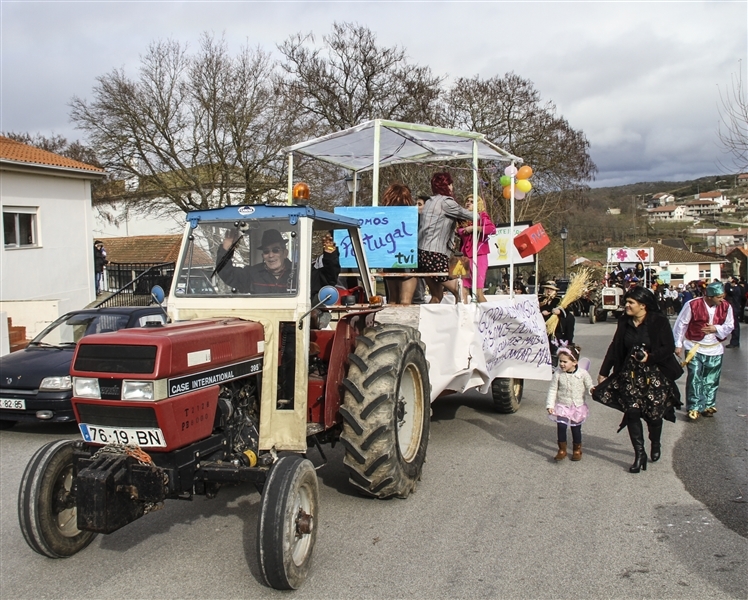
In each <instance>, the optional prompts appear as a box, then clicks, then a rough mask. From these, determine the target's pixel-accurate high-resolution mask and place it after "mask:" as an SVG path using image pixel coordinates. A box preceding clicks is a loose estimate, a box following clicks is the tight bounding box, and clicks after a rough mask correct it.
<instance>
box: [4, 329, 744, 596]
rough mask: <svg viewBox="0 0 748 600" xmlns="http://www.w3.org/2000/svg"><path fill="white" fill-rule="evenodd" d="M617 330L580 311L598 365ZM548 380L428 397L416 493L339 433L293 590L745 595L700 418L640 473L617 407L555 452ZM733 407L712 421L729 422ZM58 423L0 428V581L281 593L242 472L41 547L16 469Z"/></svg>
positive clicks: (119, 591)
mask: <svg viewBox="0 0 748 600" xmlns="http://www.w3.org/2000/svg"><path fill="white" fill-rule="evenodd" d="M612 333H613V324H612V323H600V324H597V325H588V324H586V323H581V322H580V323H579V324H578V334H577V335H578V342H579V343H580V344H581V345H582V346H583V348H584V353H585V354H587V355H588V356H590V357H592V361H593V365H592V370H593V372H594V373H596V372H597V368H598V367H599V363H600V359H601V357H602V354H603V353H604V350H605V348H606V347H607V344H608V343H609V341H610V339H611V336H612ZM726 379H728V378H727V377H726ZM546 386H547V384H545V383H543V382H528V383H527V386H526V389H525V400H524V401H523V405H522V408H521V409H520V411H519V412H518V413H517V414H515V415H497V414H495V413H493V412H492V411H491V409H490V402H489V401H488V399H486V398H485V397H481V396H479V395H477V394H468V395H465V396H453V397H450V398H445V399H441V400H439V401H438V402H437V403H435V405H434V415H433V422H432V428H431V440H430V445H429V451H428V462H427V464H426V467H425V469H424V474H423V481H422V482H421V483H420V485H419V487H418V489H417V492H416V493H415V495H413V496H411V497H410V498H409V499H407V500H390V501H372V500H369V499H364V498H360V497H358V496H356V495H355V494H353V493H352V492H351V491H350V489H349V488H348V486H347V482H346V479H345V475H344V471H343V468H342V464H341V462H342V455H341V449H340V446H338V447H337V448H335V449H334V450H333V451H331V452H329V454H328V457H329V458H330V463H329V464H328V465H327V466H324V467H323V468H321V469H320V470H319V471H318V473H319V476H320V480H321V503H322V504H321V526H320V535H319V538H318V542H317V547H316V549H315V559H314V565H313V568H312V574H311V576H310V578H309V579H308V580H307V582H306V584H305V586H304V587H303V588H302V589H301V590H300V591H298V592H296V593H294V598H345V599H348V598H512V599H514V598H533V599H534V598H575V599H578V598H686V599H699V600H702V599H706V598H746V597H748V581H747V579H748V575H747V573H748V568H747V565H746V557H747V556H748V540H746V539H745V538H744V537H742V536H741V535H739V534H738V533H736V532H735V531H733V530H732V529H730V528H729V527H727V526H725V525H724V524H723V523H722V522H721V521H720V520H719V519H717V518H715V514H714V513H713V512H712V511H711V510H710V509H709V508H708V506H707V505H705V504H704V503H702V502H701V501H700V500H698V499H697V498H695V497H694V496H693V495H692V494H691V493H689V489H690V487H689V485H690V484H688V483H686V484H685V485H684V483H683V482H682V481H681V479H679V477H678V473H677V472H676V470H675V469H674V468H673V456H674V455H675V456H677V457H678V460H677V464H679V463H680V462H681V457H680V454H681V445H680V444H681V443H682V441H683V440H686V439H687V437H686V436H690V435H692V432H693V431H706V428H702V430H693V429H691V430H689V429H688V428H690V427H692V426H691V425H690V424H687V423H685V422H683V421H682V420H679V422H678V423H676V424H675V425H674V426H673V425H670V424H667V425H666V429H665V434H664V439H663V442H664V448H663V450H664V454H663V459H662V460H661V461H660V462H659V463H657V464H654V465H651V466H650V468H649V469H648V470H647V471H646V472H643V473H640V474H639V475H631V474H629V473H628V472H627V468H628V466H629V465H630V463H631V461H632V457H633V453H632V450H631V448H630V443H629V441H628V438H627V436H626V434H625V432H622V433H621V434H618V435H616V433H615V429H616V425H617V423H618V421H619V417H620V413H617V412H615V411H613V410H610V409H607V408H605V407H600V406H597V405H594V406H592V407H591V416H590V419H589V421H588V422H587V423H586V424H585V425H584V448H585V454H584V458H583V460H582V461H581V462H579V463H572V462H571V461H564V462H563V463H560V464H558V463H555V462H554V461H553V460H552V456H553V455H554V453H555V431H554V427H553V425H552V424H551V423H550V421H549V420H548V419H547V416H546V415H545V411H544V402H545V391H546ZM723 389H726V388H723ZM742 389H743V390H744V389H746V387H745V385H742ZM720 401H721V399H720ZM727 412H728V411H726V410H725V411H722V410H721V411H720V414H719V416H718V419H715V421H714V424H713V425H711V424H704V425H706V427H715V428H717V427H722V426H723V425H724V426H725V427H726V426H727V421H728V420H729V417H728V416H727V414H726V413H727ZM744 413H745V411H743V413H741V414H744ZM723 415H724V417H723ZM681 416H682V415H681ZM723 421H725V423H724V424H723V425H719V423H722V422H723ZM700 425H701V424H697V427H698V426H700ZM723 435H730V434H729V433H727V434H723ZM61 436H63V437H71V438H72V437H75V431H74V429H71V428H60V427H56V428H55V427H52V428H39V427H27V428H25V429H22V428H17V429H13V430H10V431H3V432H0V537H2V544H1V545H0V597H2V598H14V599H17V598H18V599H20V598H33V599H37V598H97V599H98V598H135V597H158V598H281V597H288V596H287V595H284V594H282V593H279V592H275V591H273V590H269V589H267V588H264V587H263V586H261V585H260V584H259V583H258V579H257V569H256V567H255V562H254V557H253V554H254V543H255V527H256V517H257V509H258V499H259V497H258V495H257V494H256V493H250V492H248V491H247V490H245V489H239V488H237V489H229V490H224V491H222V492H221V493H220V494H219V495H218V497H217V498H215V499H213V500H205V499H203V498H198V499H196V500H195V501H194V502H176V501H173V502H170V503H167V505H166V507H165V508H164V509H163V510H161V511H158V512H156V513H153V514H151V515H148V516H147V517H145V518H143V519H141V520H139V521H137V522H135V523H133V524H131V525H129V526H127V527H125V528H124V529H122V530H120V531H117V532H115V533H113V534H111V535H109V536H100V537H98V538H97V539H96V540H95V541H94V542H93V544H92V545H91V546H89V547H88V548H87V549H85V550H84V551H83V552H81V553H80V554H78V555H76V556H74V557H71V558H69V559H65V560H49V559H45V558H43V557H40V556H38V555H36V554H34V553H33V552H32V551H31V550H30V549H29V548H28V547H27V546H26V544H25V543H24V542H23V540H22V538H21V535H20V531H19V529H18V524H17V519H16V492H17V488H18V483H19V481H20V477H21V473H22V471H23V468H24V467H25V464H26V462H27V461H28V459H29V457H30V456H31V454H32V453H33V452H34V450H35V449H36V448H38V447H39V446H40V445H41V444H42V443H44V442H46V441H48V440H51V439H56V438H59V437H61ZM741 441H742V442H744V441H745V438H743V439H742V440H741ZM740 447H743V448H744V443H743V445H742V446H740ZM718 454H719V453H718ZM310 456H311V457H312V458H313V460H315V461H318V456H317V455H315V454H314V453H312V454H311V455H310ZM743 457H744V453H743ZM727 458H729V459H730V460H732V458H731V457H727ZM724 464H725V462H724V461H721V462H719V463H718V464H717V465H715V467H714V468H715V469H725V467H724ZM742 464H744V463H742ZM720 472H721V471H720ZM743 491H745V490H743ZM715 506H716V505H715ZM714 510H715V511H716V510H717V509H716V508H715V509H714ZM720 518H722V517H720ZM726 522H727V520H726Z"/></svg>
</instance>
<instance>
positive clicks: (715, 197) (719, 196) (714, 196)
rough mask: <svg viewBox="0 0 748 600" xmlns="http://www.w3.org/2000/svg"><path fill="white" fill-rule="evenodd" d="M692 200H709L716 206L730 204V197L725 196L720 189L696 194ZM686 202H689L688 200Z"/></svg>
mask: <svg viewBox="0 0 748 600" xmlns="http://www.w3.org/2000/svg"><path fill="white" fill-rule="evenodd" d="M694 200H696V201H702V200H711V201H712V202H714V203H715V204H717V205H718V206H726V205H728V204H730V199H729V198H728V197H727V196H725V195H724V194H723V193H722V192H721V191H720V190H714V191H712V192H702V193H700V194H696V195H695V196H694ZM688 204H691V203H690V202H688Z"/></svg>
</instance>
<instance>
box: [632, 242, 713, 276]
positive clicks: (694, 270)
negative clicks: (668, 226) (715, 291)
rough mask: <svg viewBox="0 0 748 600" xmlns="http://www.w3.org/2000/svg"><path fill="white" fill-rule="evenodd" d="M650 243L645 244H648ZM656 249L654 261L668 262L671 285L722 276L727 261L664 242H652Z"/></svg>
mask: <svg viewBox="0 0 748 600" xmlns="http://www.w3.org/2000/svg"><path fill="white" fill-rule="evenodd" d="M647 245H650V244H644V246H647ZM651 246H652V248H653V249H654V257H653V262H655V263H660V262H668V263H670V266H669V268H668V270H669V271H670V285H678V284H679V283H688V282H689V281H694V280H697V279H703V280H705V281H711V280H712V279H721V278H722V265H724V264H725V263H727V260H725V259H723V258H716V257H713V256H706V255H705V254H699V253H696V252H687V251H685V250H680V249H678V248H672V247H670V246H665V245H664V244H651Z"/></svg>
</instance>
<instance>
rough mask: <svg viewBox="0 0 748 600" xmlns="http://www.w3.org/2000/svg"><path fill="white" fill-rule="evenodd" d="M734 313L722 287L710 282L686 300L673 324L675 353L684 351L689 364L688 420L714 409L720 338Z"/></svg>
mask: <svg viewBox="0 0 748 600" xmlns="http://www.w3.org/2000/svg"><path fill="white" fill-rule="evenodd" d="M734 323H735V317H734V315H733V313H732V307H731V306H730V303H729V302H725V288H724V286H723V285H722V284H721V283H719V282H715V283H710V284H709V285H708V286H707V287H706V295H704V296H703V297H700V298H694V299H693V300H690V301H689V302H687V303H686V304H685V305H684V306H683V309H682V310H681V312H680V314H679V315H678V319H677V320H676V321H675V325H674V326H673V337H674V338H675V354H676V355H677V356H678V357H680V356H682V355H683V352H684V351H685V352H686V358H685V361H684V363H686V364H688V379H687V381H686V410H687V411H688V419H689V421H695V420H696V419H698V418H699V415H702V416H704V417H712V416H714V413H716V412H717V407H716V406H715V404H716V400H717V388H718V387H719V376H720V374H721V373H722V355H723V354H724V352H725V351H724V348H723V346H722V343H721V342H722V341H723V340H725V339H726V338H727V337H728V336H729V335H730V333H731V332H732V329H733V326H734Z"/></svg>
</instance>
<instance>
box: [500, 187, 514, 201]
mask: <svg viewBox="0 0 748 600" xmlns="http://www.w3.org/2000/svg"><path fill="white" fill-rule="evenodd" d="M502 195H503V196H504V198H506V199H507V200H511V199H512V188H511V186H506V187H505V188H504V192H503V194H502Z"/></svg>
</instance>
